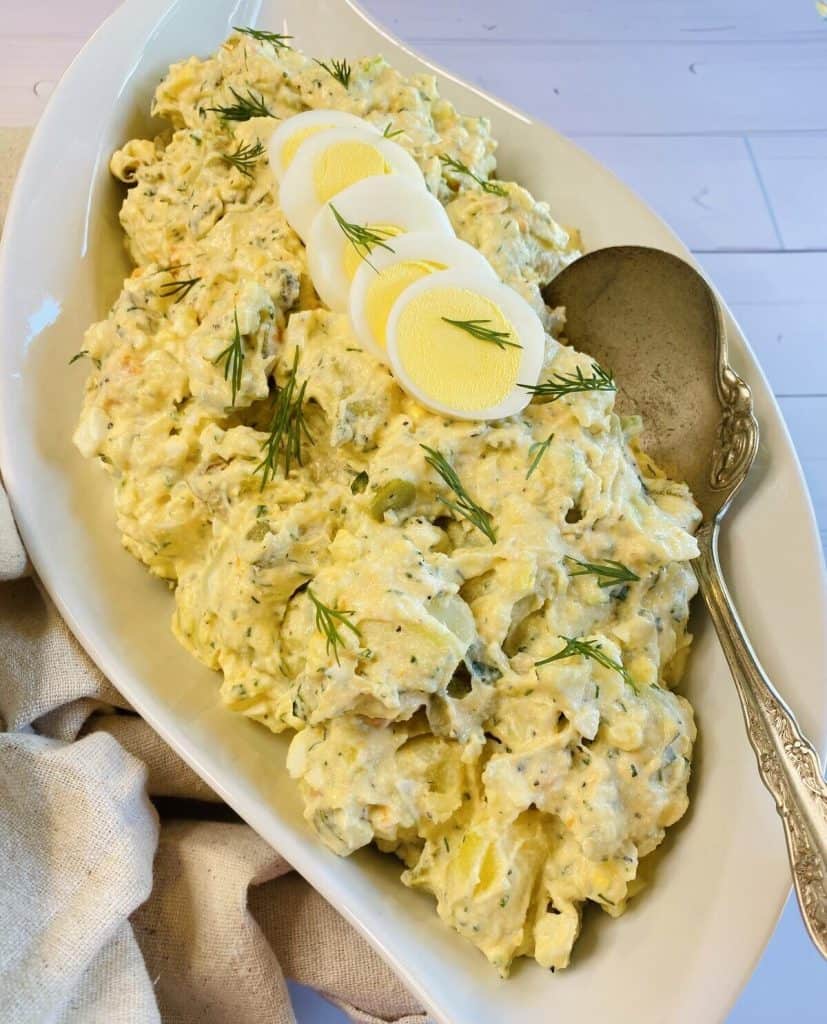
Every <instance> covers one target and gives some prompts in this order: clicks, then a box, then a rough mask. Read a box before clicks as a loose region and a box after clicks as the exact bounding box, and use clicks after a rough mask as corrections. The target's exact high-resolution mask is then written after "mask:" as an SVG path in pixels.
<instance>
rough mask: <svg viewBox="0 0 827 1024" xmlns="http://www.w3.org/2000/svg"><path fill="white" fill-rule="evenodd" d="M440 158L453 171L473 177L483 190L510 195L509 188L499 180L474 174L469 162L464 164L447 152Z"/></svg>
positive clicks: (444, 165)
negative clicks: (487, 179) (487, 178)
mask: <svg viewBox="0 0 827 1024" xmlns="http://www.w3.org/2000/svg"><path fill="white" fill-rule="evenodd" d="M439 159H440V161H441V162H442V166H443V167H447V168H448V169H449V170H451V171H456V172H457V174H465V175H467V176H468V177H469V178H473V180H474V181H475V182H476V183H477V184H478V185H479V186H480V188H481V189H482V190H483V192H489V193H490V194H491V195H493V196H507V195H508V191H507V189H506V188H505V187H504V186H503V185H500V184H499V182H496V181H486V180H485V178H480V177H479V176H478V175H476V174H474V172H473V171H472V170H471V168H470V167H469V166H468V164H464V163H463V162H462V161H461V160H457V159H455V158H454V157H452V156H448V154H447V153H443V154H442V155H441V156H440V158H439Z"/></svg>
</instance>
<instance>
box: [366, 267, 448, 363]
mask: <svg viewBox="0 0 827 1024" xmlns="http://www.w3.org/2000/svg"><path fill="white" fill-rule="evenodd" d="M435 270H445V264H444V263H435V262H433V261H432V260H402V261H401V262H400V263H393V264H391V266H389V267H385V268H384V270H380V271H379V273H378V274H377V275H376V276H375V277H374V278H373V280H372V281H371V282H370V284H369V285H368V288H367V291H366V292H365V316H366V318H367V321H368V326H369V327H370V330H371V332H372V334H373V336H374V338H376V340H377V341H378V342H379V344H380V345H381V346H382V348H387V336H386V332H387V327H388V316H389V315H390V311H391V309H392V308H393V304H394V303H395V302H396V300H397V299H398V298H399V296H400V295H401V294H402V292H403V291H404V290H405V289H406V288H407V287H408V286H409V285H412V284H413V283H414V282H415V281H419V280H420V279H421V278H423V277H426V276H427V275H428V274H433V273H434V271H435Z"/></svg>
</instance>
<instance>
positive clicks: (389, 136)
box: [382, 121, 405, 139]
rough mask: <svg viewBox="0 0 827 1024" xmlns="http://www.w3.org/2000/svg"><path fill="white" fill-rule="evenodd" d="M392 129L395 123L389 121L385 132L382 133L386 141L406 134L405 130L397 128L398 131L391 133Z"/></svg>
mask: <svg viewBox="0 0 827 1024" xmlns="http://www.w3.org/2000/svg"><path fill="white" fill-rule="evenodd" d="M392 127H393V121H388V123H387V124H386V125H385V130H384V131H383V132H382V134H383V135H384V136H385V138H386V139H395V138H396V136H397V135H404V134H405V129H404V128H397V129H396V131H391V128H392Z"/></svg>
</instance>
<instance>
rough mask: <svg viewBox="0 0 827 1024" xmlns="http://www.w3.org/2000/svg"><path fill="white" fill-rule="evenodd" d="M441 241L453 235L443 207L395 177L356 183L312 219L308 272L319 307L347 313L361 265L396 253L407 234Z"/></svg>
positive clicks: (435, 200)
mask: <svg viewBox="0 0 827 1024" xmlns="http://www.w3.org/2000/svg"><path fill="white" fill-rule="evenodd" d="M420 230H421V231H428V232H432V233H435V234H438V235H441V236H442V237H443V238H446V239H449V238H453V237H454V229H453V228H452V227H451V221H450V220H449V219H448V214H447V213H446V212H445V210H444V208H443V206H442V203H440V202H439V200H438V199H435V198H434V197H433V196H432V195H431V193H430V192H429V191H428V190H427V189H425V188H421V187H420V186H419V185H417V184H415V183H414V182H412V181H410V180H409V179H408V178H403V177H402V176H401V175H398V174H389V175H386V176H385V177H381V178H366V179H365V180H364V181H357V182H356V184H355V185H351V186H350V187H349V188H346V189H345V190H344V191H343V192H340V193H339V194H338V195H337V196H334V198H333V199H332V200H331V201H330V202H329V203H327V204H326V205H325V206H324V207H323V208H322V209H321V210H320V211H319V213H318V214H317V215H316V219H315V220H314V221H313V227H312V228H311V229H310V234H309V235H308V238H307V266H308V269H309V271H310V277H311V278H312V280H313V286H314V287H315V289H316V291H317V292H318V294H319V298H320V299H321V300H322V302H323V303H324V304H325V305H326V306H327V307H328V308H329V309H332V310H335V311H336V312H338V313H344V312H346V311H347V308H348V296H349V293H350V283H351V281H352V280H353V277H354V275H355V273H356V271H357V270H358V269H359V265H360V264H361V263H363V262H364V261H365V260H368V261H369V262H370V263H371V264H372V265H373V266H376V264H375V263H374V257H375V256H376V257H378V255H379V253H381V252H385V253H388V254H389V255H391V254H393V252H395V244H396V243H395V241H394V239H395V238H396V237H397V236H398V235H403V234H405V232H407V231H420Z"/></svg>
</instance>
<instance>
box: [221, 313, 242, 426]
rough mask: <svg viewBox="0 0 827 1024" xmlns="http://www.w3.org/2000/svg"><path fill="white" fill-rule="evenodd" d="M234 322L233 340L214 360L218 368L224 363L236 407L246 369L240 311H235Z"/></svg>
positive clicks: (233, 403) (225, 377) (225, 375)
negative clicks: (239, 323)
mask: <svg viewBox="0 0 827 1024" xmlns="http://www.w3.org/2000/svg"><path fill="white" fill-rule="evenodd" d="M233 320H234V322H235V333H234V334H233V340H232V341H231V342H230V344H229V345H228V346H227V347H226V348H225V349H222V351H221V352H219V353H218V355H217V356H216V357H215V359H213V363H214V364H215V365H216V366H217V365H218V364H219V363H220V362H221V361H222V360H223V361H224V380H229V381H230V387H231V389H232V396H233V400H232V402H231V403H230V404H231V405H233V406H234V405H235V400H236V396H237V395H238V392H239V391H240V390H241V373H242V370H243V367H244V343H243V342H242V340H241V331H240V330H239V328H238V309H233Z"/></svg>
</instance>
